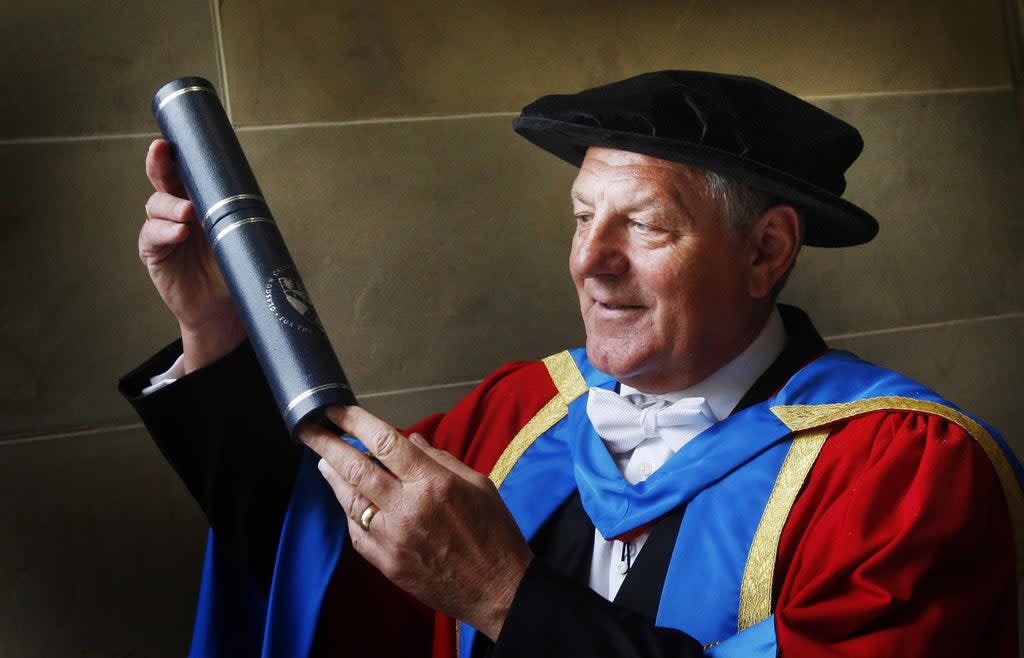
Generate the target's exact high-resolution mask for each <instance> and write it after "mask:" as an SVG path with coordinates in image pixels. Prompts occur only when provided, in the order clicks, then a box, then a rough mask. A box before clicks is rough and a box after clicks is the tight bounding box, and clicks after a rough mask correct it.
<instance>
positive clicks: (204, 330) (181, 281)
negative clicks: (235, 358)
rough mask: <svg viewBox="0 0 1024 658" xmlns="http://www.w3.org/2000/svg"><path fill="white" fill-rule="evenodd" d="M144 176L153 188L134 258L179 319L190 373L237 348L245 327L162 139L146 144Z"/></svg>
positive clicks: (187, 367)
mask: <svg viewBox="0 0 1024 658" xmlns="http://www.w3.org/2000/svg"><path fill="white" fill-rule="evenodd" d="M146 176H147V177H149V181H150V183H152V184H153V188H154V189H155V190H156V191H155V192H154V193H153V195H152V196H151V197H149V200H148V201H147V202H146V223H145V224H143V225H142V230H141V231H140V232H139V258H141V259H142V262H143V263H145V265H146V269H148V270H149V276H150V278H151V279H152V280H153V285H154V286H156V289H157V291H158V292H159V293H160V297H162V298H163V300H164V303H165V304H166V305H167V308H169V309H170V310H171V312H172V313H174V316H175V317H176V318H177V319H178V325H179V326H180V328H181V338H182V343H183V345H184V352H185V362H184V365H185V372H191V371H193V370H195V369H197V368H200V367H202V366H204V365H206V364H207V363H210V362H212V361H215V360H216V359H218V358H220V357H222V356H224V355H226V354H227V353H228V352H230V351H231V350H233V349H234V348H236V347H238V345H239V344H241V342H242V341H243V340H244V339H245V328H244V326H243V325H242V321H241V319H240V318H239V317H238V312H237V311H236V310H235V305H234V302H232V300H231V296H230V294H229V293H228V290H227V286H225V284H224V278H223V277H222V276H221V273H220V268H219V267H218V266H217V263H216V261H215V260H214V258H213V254H212V253H211V251H210V247H209V245H208V244H207V241H206V235H205V233H204V231H203V228H202V226H200V225H199V222H198V221H197V220H196V216H195V211H194V210H193V208H192V203H191V202H190V201H189V200H188V199H187V198H186V193H185V188H184V186H183V185H182V183H181V179H180V178H179V177H178V171H177V169H176V167H175V166H174V160H173V158H172V156H171V146H170V144H168V143H167V142H166V141H164V140H160V139H158V140H156V141H154V142H153V143H152V144H150V146H149V151H148V153H146Z"/></svg>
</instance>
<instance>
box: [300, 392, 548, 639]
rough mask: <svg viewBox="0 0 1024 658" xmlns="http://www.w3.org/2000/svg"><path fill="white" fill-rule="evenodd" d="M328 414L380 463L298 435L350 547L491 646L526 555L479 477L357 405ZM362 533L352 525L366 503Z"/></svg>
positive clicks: (319, 432) (305, 431)
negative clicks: (315, 460) (315, 462)
mask: <svg viewBox="0 0 1024 658" xmlns="http://www.w3.org/2000/svg"><path fill="white" fill-rule="evenodd" d="M327 416H328V418H329V419H330V420H331V421H332V422H333V423H334V424H336V425H337V426H338V427H340V428H341V429H342V430H344V431H345V432H346V433H348V434H350V435H351V436H353V437H355V438H357V439H359V440H360V441H361V442H362V443H363V445H365V446H366V447H367V448H368V449H369V450H370V451H371V452H372V453H373V454H374V455H375V456H376V458H377V459H378V460H379V461H380V462H381V463H382V464H383V465H384V466H386V467H387V470H385V469H384V468H380V467H379V466H378V465H377V464H375V463H373V461H371V459H370V458H368V457H367V456H366V455H364V454H362V453H360V452H359V451H358V450H356V449H355V448H353V447H352V446H350V445H349V444H347V443H346V442H345V441H343V440H341V439H339V438H338V437H337V435H336V434H335V433H334V432H332V431H330V430H327V429H325V428H323V427H320V426H314V425H312V424H309V425H305V426H303V427H302V428H300V430H299V438H300V439H301V440H302V441H303V442H304V443H305V444H306V445H308V446H309V447H310V448H311V449H312V450H313V451H315V452H316V453H317V454H319V455H320V456H321V457H323V459H321V460H320V464H319V468H320V472H321V473H322V474H323V476H324V478H325V479H326V480H327V482H328V483H329V484H330V485H331V488H332V489H333V490H334V494H335V496H336V497H337V499H338V502H339V503H340V504H341V507H342V509H343V510H344V511H345V514H346V515H347V517H348V530H349V536H350V538H351V541H352V546H353V547H354V548H355V549H356V550H357V551H359V553H360V554H362V555H363V557H365V558H366V559H367V560H368V561H369V562H370V563H371V564H373V565H374V566H375V567H377V569H379V570H380V571H381V573H383V574H384V575H385V576H386V577H387V578H388V579H389V580H391V582H393V583H395V584H396V585H398V586H399V587H401V588H402V589H404V590H405V591H407V592H409V593H410V594H412V595H413V596H415V597H416V598H418V599H419V600H421V601H422V602H423V603H425V604H427V605H428V606H430V607H432V608H434V609H435V610H440V611H441V612H444V613H445V614H448V615H450V616H452V617H454V618H457V619H461V620H463V621H466V622H468V623H470V624H471V625H473V626H474V627H476V628H477V629H478V630H479V631H480V632H482V633H484V634H485V635H487V636H488V637H489V638H491V640H496V639H497V637H498V634H499V633H500V631H501V627H502V625H503V624H504V622H505V617H506V616H507V614H508V610H509V607H510V606H511V604H512V599H513V597H514V595H515V592H516V589H517V588H518V587H519V582H520V581H521V580H522V577H523V574H524V573H525V572H526V568H527V566H528V565H529V563H530V561H531V560H532V559H533V553H532V552H531V551H530V548H529V546H528V545H527V544H526V541H525V540H524V539H523V536H522V533H521V532H520V531H519V527H518V526H517V525H516V522H515V520H514V519H513V518H512V515H511V514H510V513H509V511H508V509H507V508H506V507H505V504H504V502H503V501H502V500H501V497H500V496H499V495H498V491H497V489H496V488H495V487H494V484H493V483H492V482H491V481H490V480H489V479H487V477H486V476H484V475H481V474H480V473H477V472H476V471H474V470H473V469H471V468H470V467H468V466H466V465H465V464H463V463H462V462H460V461H459V460H458V459H456V458H455V457H454V456H452V455H451V454H450V453H448V452H445V451H443V450H438V449H436V448H433V447H431V446H430V445H429V444H427V442H426V440H425V439H423V437H421V436H419V435H418V434H412V435H411V436H409V437H408V438H406V437H404V436H402V434H401V433H399V432H398V430H396V429H395V428H393V427H391V426H390V425H388V424H387V423H385V422H383V421H382V420H380V419H378V418H377V417H375V416H373V415H372V414H370V413H369V412H367V411H365V410H364V409H362V408H360V407H342V406H337V407H330V408H328V409H327ZM371 504H372V505H374V506H376V507H377V508H378V509H379V511H378V512H377V513H376V514H374V515H372V520H370V521H369V525H368V528H369V529H368V530H364V529H363V527H362V525H361V524H360V521H361V519H362V518H363V515H364V513H365V512H366V510H367V508H368V507H369V506H370V505H371Z"/></svg>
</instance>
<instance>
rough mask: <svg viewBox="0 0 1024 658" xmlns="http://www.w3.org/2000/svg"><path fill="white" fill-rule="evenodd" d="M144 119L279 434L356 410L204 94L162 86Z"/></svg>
mask: <svg viewBox="0 0 1024 658" xmlns="http://www.w3.org/2000/svg"><path fill="white" fill-rule="evenodd" d="M153 114H155V115H156V119H157V123H159V124H160V131H161V132H162V133H163V135H164V138H165V139H167V141H169V142H170V143H171V145H172V146H173V148H174V154H175V157H176V160H177V165H178V172H179V174H180V175H181V179H182V182H183V183H184V184H185V190H186V191H187V192H188V195H189V198H191V199H192V205H193V206H195V211H196V215H197V216H198V217H199V218H200V219H201V220H202V225H203V229H204V230H205V231H206V236H207V238H208V239H209V242H210V246H211V247H212V249H213V255H214V257H215V258H216V259H217V263H218V265H220V269H221V272H222V273H223V274H224V279H225V281H226V282H227V285H228V288H229V289H230V291H231V296H232V298H233V299H234V300H235V305H236V306H237V307H238V312H239V313H240V314H241V316H242V321H243V322H244V323H245V328H246V329H247V330H248V332H249V340H250V341H251V342H252V344H253V347H254V348H255V351H256V355H257V357H258V358H259V361H260V365H261V366H262V367H263V373H264V375H265V376H266V378H267V382H268V383H269V384H270V388H271V390H272V391H273V393H274V398H275V399H276V400H277V405H278V407H279V408H280V410H281V415H282V416H283V417H284V420H285V424H286V425H287V426H288V431H289V432H291V433H292V435H293V436H294V434H295V427H296V426H297V425H298V424H299V423H300V422H301V421H303V420H306V419H311V420H318V421H320V422H323V423H325V424H329V423H328V422H327V421H326V419H325V418H324V416H323V414H322V411H323V409H324V408H325V407H327V406H328V405H332V404H346V405H351V404H356V399H355V395H354V394H353V393H352V389H351V388H350V387H349V384H348V380H346V379H345V373H344V372H343V371H342V369H341V364H340V363H338V357H337V356H336V355H335V354H334V350H333V349H332V348H331V343H330V341H329V340H328V338H327V334H326V333H325V332H324V329H323V327H322V326H321V324H320V319H319V318H318V317H317V314H316V310H315V309H314V308H313V303H312V302H311V301H310V299H309V294H308V293H307V292H306V287H305V286H304V285H303V284H302V279H300V278H299V273H298V271H297V270H296V268H295V263H294V262H293V261H292V258H291V256H290V255H289V254H288V248H287V247H286V246H285V244H284V239H283V238H282V237H281V233H280V231H278V228H277V224H275V223H274V218H273V216H271V214H270V209H269V208H268V207H267V203H266V201H264V200H263V194H262V192H260V188H259V185H257V184H256V178H255V177H254V176H253V173H252V169H250V168H249V163H248V161H247V160H246V159H245V154H244V153H243V152H242V147H241V146H240V145H239V143H238V138H237V137H236V136H235V131H234V129H232V127H231V123H230V122H229V121H228V117H227V114H226V113H225V112H224V108H223V106H222V105H221V103H220V99H219V98H218V97H217V93H216V91H214V88H213V85H212V84H210V83H209V82H208V81H207V80H204V79H203V78H195V77H188V78H181V79H178V80H174V81H172V82H168V83H167V84H166V85H164V86H163V87H161V88H160V90H159V91H158V92H157V93H156V96H155V97H154V98H153Z"/></svg>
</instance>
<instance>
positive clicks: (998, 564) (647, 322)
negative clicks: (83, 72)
mask: <svg viewBox="0 0 1024 658" xmlns="http://www.w3.org/2000/svg"><path fill="white" fill-rule="evenodd" d="M516 129H517V131H518V132H520V133H521V134H523V135H524V136H525V137H527V138H528V139H530V140H531V141H533V142H534V143H536V144H538V145H539V146H541V147H542V148H544V149H546V150H548V151H550V152H552V153H554V154H555V155H557V156H559V157H561V158H563V159H565V160H567V161H569V162H571V163H573V164H574V165H577V166H579V167H580V172H579V175H578V176H577V178H576V180H575V182H574V184H573V187H572V190H571V196H572V200H573V209H574V214H575V216H576V232H575V235H574V237H573V241H572V248H571V254H570V273H571V276H572V279H573V282H574V283H575V285H576V289H577V292H578V294H579V299H580V308H581V312H582V315H583V319H584V323H585V326H586V331H587V344H586V348H585V349H577V350H572V351H569V352H563V353H560V354H556V355H553V356H551V357H549V358H547V359H545V360H544V361H543V362H541V363H517V364H510V365H507V366H505V367H503V368H501V369H499V370H498V371H496V372H495V373H494V374H493V375H491V376H490V377H488V378H487V379H486V380H485V381H484V382H483V383H482V384H481V385H480V386H479V387H478V388H477V389H476V391H474V392H473V393H472V394H471V395H469V396H468V397H467V398H466V399H464V400H463V401H462V402H460V403H459V404H458V405H457V406H456V407H455V408H454V409H453V410H452V411H450V412H449V413H448V414H444V415H437V416H433V417H430V418H428V419H425V420H424V421H422V422H420V423H418V424H417V425H415V426H414V427H412V428H409V429H408V430H407V432H405V433H401V432H398V431H396V430H394V429H393V428H391V427H390V426H389V425H387V424H386V423H385V422H383V421H381V420H380V419H377V418H375V417H373V416H372V415H370V414H368V413H367V412H365V411H363V410H361V409H359V408H357V407H338V408H331V409H328V410H327V415H328V417H329V418H330V419H331V420H332V421H333V422H334V423H335V424H337V425H338V426H339V427H341V428H342V429H344V430H345V431H346V432H347V433H349V434H350V435H351V436H352V437H354V439H356V440H357V441H352V442H351V443H350V442H346V441H343V440H340V439H338V438H337V437H336V435H334V434H333V433H332V432H330V431H328V430H327V429H325V428H322V427H315V426H307V427H304V428H303V429H302V430H301V431H300V432H299V435H300V438H301V439H302V441H303V442H304V443H305V444H306V445H307V446H308V448H309V449H310V450H307V451H306V452H304V453H303V452H302V451H300V449H299V448H297V447H296V446H294V445H293V444H291V443H290V442H289V440H288V437H287V433H286V432H285V430H284V427H283V425H282V423H281V422H280V419H279V418H277V417H276V410H275V408H274V405H273V401H272V399H271V396H270V394H269V392H268V391H267V389H266V385H265V383H264V382H263V381H262V379H261V378H259V377H257V376H254V375H255V372H256V371H255V369H256V366H255V362H254V359H253V357H252V354H251V351H250V350H249V349H248V347H247V346H246V345H245V344H244V337H245V332H244V329H243V328H242V325H241V323H240V322H239V320H238V317H237V314H236V313H235V312H234V310H233V307H232V306H231V304H230V301H229V300H228V298H227V296H226V295H225V293H224V292H223V284H222V283H221V282H220V281H219V279H218V277H217V275H216V270H215V268H214V267H211V264H210V258H209V254H208V252H207V251H205V250H204V249H203V248H202V240H201V237H202V236H201V235H200V231H197V230H193V229H192V226H193V221H194V219H193V217H192V216H191V212H190V206H189V205H188V203H187V202H185V201H183V200H182V199H181V198H179V197H181V196H182V194H181V188H180V183H179V182H178V181H177V178H176V176H175V174H174V172H173V166H172V164H171V160H170V157H169V153H168V147H167V145H166V144H165V143H162V142H157V143H154V145H153V146H152V147H151V149H150V153H149V157H148V158H147V170H148V173H149V176H150V179H151V180H152V182H153V184H154V186H155V187H156V189H157V192H156V193H155V194H154V195H153V196H152V197H151V198H150V201H149V203H148V204H147V211H148V215H149V217H150V220H149V221H147V223H146V225H145V226H144V227H143V230H142V233H141V235H140V254H141V256H142V259H143V261H144V262H146V264H147V266H148V267H149V270H150V273H151V275H152V277H153V280H154V282H155V284H156V286H157V288H158V290H159V291H160V293H161V295H162V296H163V298H164V300H165V301H166V303H167V304H168V306H169V307H170V308H171V310H172V311H173V312H174V313H175V315H176V317H177V318H178V320H179V324H180V325H181V331H182V341H181V343H180V344H175V345H172V346H170V347H169V348H168V349H165V350H164V352H162V353H161V354H159V355H157V356H156V357H154V359H153V360H151V361H150V362H149V363H147V364H145V365H144V366H143V367H142V368H140V369H139V370H138V371H136V372H135V373H132V374H131V375H129V376H128V377H126V378H125V380H123V382H122V390H123V391H124V392H125V393H126V394H127V395H128V396H129V397H131V398H132V399H133V402H134V404H135V405H136V408H137V409H138V411H139V413H140V415H141V416H142V418H143V419H144V421H145V422H146V424H147V426H148V427H149V428H150V430H151V432H152V433H153V435H154V437H155V438H156V440H157V442H158V444H159V445H160V447H161V450H162V451H163V452H164V453H165V455H167V457H168V458H169V460H170V461H171V463H172V464H173V465H174V466H175V468H176V469H177V470H178V472H179V473H180V474H181V476H182V477H183V479H184V481H185V482H186V484H187V485H188V486H189V488H190V490H191V492H192V493H193V495H194V496H195V497H196V499H197V500H198V501H199V502H200V504H201V505H202V506H203V509H204V511H205V512H206V514H207V516H208V518H209V520H210V523H211V526H212V534H211V539H210V543H209V544H208V548H207V564H206V570H205V573H204V585H203V592H202V595H201V600H200V611H199V616H198V620H197V625H196V632H195V635H194V638H193V648H192V650H193V654H194V655H204V656H205V655H258V654H260V653H262V654H263V655H268V656H277V655H282V656H283V655H288V656H291V655H325V656H326V655H349V654H351V655H364V654H368V653H369V652H371V651H372V652H375V653H377V654H379V655H430V654H431V653H432V655H434V656H448V655H454V654H455V653H458V654H459V655H463V656H469V655H473V656H478V655H479V656H483V655H492V656H514V655H516V656H517V655H530V656H547V655H551V656H556V655H558V656H564V655H579V656H594V655H608V656H698V655H704V654H705V652H707V653H708V654H709V655H716V656H771V655H776V654H778V655H783V656H786V657H787V658H790V657H793V656H820V655H836V656H875V655H889V654H898V655H903V656H919V655H920V656H933V655H1000V656H1007V657H1009V656H1014V655H1016V651H1017V648H1016V642H1017V639H1016V637H1017V636H1016V628H1015V620H1016V584H1015V582H1016V573H1019V572H1020V567H1019V565H1018V564H1017V563H1016V554H1017V552H1018V551H1017V548H1016V547H1015V541H1018V540H1019V538H1020V536H1021V531H1022V524H1021V519H1022V518H1024V516H1022V515H1024V502H1022V501H1024V498H1022V493H1021V489H1020V485H1019V484H1018V477H1019V474H1020V468H1019V465H1018V464H1017V463H1016V461H1015V460H1014V459H1013V458H1012V456H1011V455H1009V453H1008V452H1007V451H1006V450H1005V448H1004V446H1003V445H1002V443H1001V439H999V438H998V436H996V435H995V434H994V432H992V431H991V430H990V429H988V428H986V427H985V426H984V425H983V424H981V423H980V422H979V421H977V420H975V419H973V418H971V417H970V416H968V415H966V414H964V413H963V412H962V411H959V410H958V409H956V408H955V407H952V406H951V405H949V403H946V402H945V401H943V400H942V399H941V398H940V397H939V396H938V395H937V394H935V393H934V392H931V391H929V390H927V389H925V388H924V387H922V386H920V385H919V384H916V383H914V382H911V381H909V380H906V379H905V378H903V377H901V376H899V375H897V374H895V373H892V372H889V371H886V370H884V369H881V368H878V367H876V366H872V365H870V364H866V363H864V362H862V361H859V360H858V359H856V358H855V357H853V356H852V355H849V354H845V353H840V352H832V351H828V349H827V348H826V346H825V345H824V343H823V342H822V341H821V338H820V337H819V336H818V335H817V333H816V332H815V331H814V329H813V326H811V324H810V321H809V320H808V319H807V318H806V316H805V315H803V314H802V313H801V312H800V311H798V310H796V309H792V308H785V307H782V308H778V309H776V307H775V301H774V300H775V296H776V294H777V292H778V290H779V289H780V288H781V286H782V285H783V284H784V281H785V278H786V276H787V275H788V273H789V271H790V269H791V268H792V266H793V263H794V261H795V258H796V255H797V252H798V251H799V248H800V245H801V244H808V245H812V246H846V245H851V244H858V243H861V242H865V241H867V240H870V239H871V238H872V237H873V236H874V234H875V231H876V229H877V225H876V224H875V222H874V220H873V219H872V218H871V217H870V216H869V215H868V214H867V213H865V212H864V211H863V210H861V209H859V208H857V207H856V206H853V205H852V204H850V203H848V202H846V201H844V200H842V199H841V198H840V196H839V195H840V194H841V193H842V191H843V188H844V187H845V181H844V178H843V174H844V172H845V170H846V168H847V167H848V166H849V165H850V164H851V163H852V161H853V160H854V159H855V158H856V157H857V155H858V154H859V152H860V148H861V141H860V137H859V135H858V134H857V132H856V131H855V130H854V129H853V128H852V127H850V126H848V125H847V124H845V123H843V122H841V121H839V120H838V119H836V118H835V117H832V116H830V115H828V114H827V113H825V112H822V111H821V110H819V109H817V108H815V107H813V106H811V105H809V104H807V103H804V102H803V101H800V100H799V99H797V98H795V97H793V96H791V95H789V94H787V93H785V92H783V91H781V90H779V89H776V88H774V87H771V86H770V85H767V84H765V83H762V82H760V81H757V80H753V79H750V78H742V77H736V76H724V75H719V74H711V73H698V72H688V71H674V72H661V73H654V74H647V75H643V76H638V77H636V78H631V79H628V80H624V81H621V82H618V83H613V84H611V85H606V86H603V87H598V88H595V89H591V90H587V91H584V92H581V93H579V94H573V95H567V96H549V97H545V98H542V99H540V100H539V101H537V102H536V103H534V104H532V105H530V106H528V107H527V108H525V109H524V112H523V114H522V115H521V116H520V118H519V119H518V120H517V121H516ZM240 344H241V345H242V346H241V347H239V345H240ZM182 351H183V357H182V360H181V362H180V363H179V364H178V365H177V366H176V367H177V371H175V369H174V368H172V369H171V371H172V372H171V375H170V376H169V377H166V378H169V379H174V378H178V377H180V379H181V380H180V381H176V382H174V383H172V384H170V385H168V386H165V387H163V388H159V387H158V386H152V385H150V384H151V382H152V381H153V380H154V379H156V380H160V379H162V378H164V377H163V376H162V375H160V373H161V372H162V371H164V370H167V369H168V366H169V365H170V363H171V361H173V359H174V357H175V356H177V355H178V354H181V353H182ZM147 385H150V386H147ZM143 392H147V393H148V394H142V393H143ZM186 412H187V413H186ZM360 443H361V446H360ZM362 449H369V450H370V451H371V452H372V453H373V454H372V455H366V454H364V453H363V452H362ZM380 466H383V467H384V468H381V467H380ZM485 475H489V478H488V477H485ZM495 484H496V485H498V491H495V486H494V485H495ZM435 611H436V612H435ZM453 619H458V620H460V622H454V621H453Z"/></svg>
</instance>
